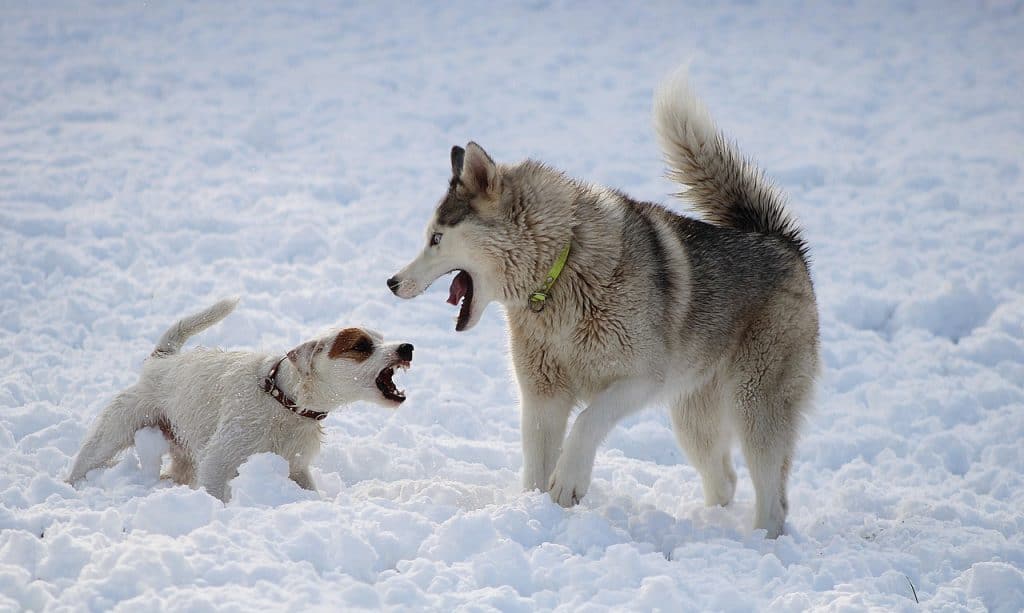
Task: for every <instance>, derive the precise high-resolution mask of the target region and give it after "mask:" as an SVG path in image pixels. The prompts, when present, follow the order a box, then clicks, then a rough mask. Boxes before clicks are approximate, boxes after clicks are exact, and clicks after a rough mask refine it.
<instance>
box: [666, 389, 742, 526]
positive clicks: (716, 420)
mask: <svg viewBox="0 0 1024 613" xmlns="http://www.w3.org/2000/svg"><path fill="white" fill-rule="evenodd" d="M724 413H725V411H724V406H723V403H722V397H721V394H720V392H719V387H718V384H717V383H716V382H715V381H712V382H709V383H707V384H705V385H704V387H702V388H700V389H698V390H696V391H694V392H693V393H691V394H689V395H687V396H684V397H682V398H680V399H679V400H678V401H677V402H676V404H675V405H674V406H673V407H672V410H671V415H672V429H673V430H674V431H675V434H676V440H678V441H679V446H680V447H682V448H683V451H685V452H686V457H687V458H688V459H689V460H690V463H691V464H693V466H694V468H696V469H697V472H699V473H700V477H701V481H702V482H703V485H704V502H705V504H707V506H709V507H710V506H714V505H723V506H724V505H727V504H729V503H730V502H732V497H733V494H734V493H735V492H736V471H734V470H733V468H732V452H731V449H730V443H731V440H732V431H731V430H730V425H729V421H730V420H727V419H726V416H725V414H724Z"/></svg>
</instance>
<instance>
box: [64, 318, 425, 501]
mask: <svg viewBox="0 0 1024 613" xmlns="http://www.w3.org/2000/svg"><path fill="white" fill-rule="evenodd" d="M237 302H238V301H237V299H236V300H223V301H221V302H218V303H217V304H215V305H213V306H212V307H210V308H208V309H206V310H205V311H202V312H200V313H196V314H195V315H192V316H190V317H186V318H185V319H182V320H181V321H179V322H177V323H176V324H174V325H173V326H171V328H170V329H169V330H168V331H167V332H165V333H164V335H163V337H162V338H161V339H160V342H159V343H158V344H157V346H156V349H155V350H154V351H153V354H152V355H151V356H150V357H149V358H148V359H147V360H146V362H145V364H144V366H143V369H142V376H141V377H140V378H139V382H138V383H136V384H135V385H133V386H132V387H130V388H128V389H126V390H124V391H123V392H121V393H120V394H118V395H117V397H115V398H114V400H113V401H112V402H111V403H110V405H109V406H108V407H107V408H105V409H104V410H103V412H102V413H101V414H100V416H99V417H98V418H97V419H96V423H95V424H93V427H92V430H91V432H90V434H89V435H88V437H87V438H86V440H85V443H83V445H82V449H81V450H80V451H79V452H78V457H77V458H76V459H75V464H74V467H73V468H72V469H71V473H70V475H69V476H68V482H69V483H74V482H76V481H79V480H80V479H82V478H83V477H85V474H86V473H87V472H88V471H90V470H92V469H93V468H97V467H99V466H102V465H104V464H106V463H107V462H109V461H110V460H111V459H113V457H114V456H115V455H116V454H117V453H118V452H120V451H121V450H123V449H126V448H128V447H129V446H131V445H132V443H133V440H134V435H135V432H136V431H137V430H139V429H140V428H145V427H157V428H160V430H161V431H162V432H163V433H164V436H165V437H167V439H168V441H169V442H170V453H171V474H170V476H171V478H172V479H174V480H175V481H176V482H178V483H181V484H186V485H191V486H193V487H204V488H206V491H207V492H209V493H210V494H211V495H213V496H216V497H217V498H220V499H221V500H227V498H228V491H227V490H228V481H230V480H231V479H232V478H233V477H234V476H235V475H236V474H237V470H238V467H239V465H241V464H242V462H244V461H245V460H246V458H248V457H249V456H250V455H252V454H255V453H262V452H268V451H269V452H273V453H276V454H278V455H280V456H282V457H284V458H285V459H287V460H288V463H289V467H290V473H291V474H290V476H291V478H292V480H293V481H295V482H296V483H298V484H299V485H300V486H301V487H303V488H305V489H310V490H312V489H315V488H316V486H315V484H314V483H313V477H312V475H310V473H309V465H310V463H311V462H312V460H313V458H314V457H315V456H316V454H317V452H318V451H319V449H320V438H321V435H322V433H323V431H322V430H321V428H320V421H321V420H322V419H324V418H325V417H327V414H328V413H329V412H330V411H331V410H332V409H335V408H337V407H339V406H341V405H344V404H348V403H351V402H355V401H357V400H366V401H370V402H376V403H378V404H382V405H385V406H393V407H394V406H398V405H399V404H401V403H402V402H403V401H404V400H405V394H404V392H402V391H400V390H398V389H397V388H396V387H395V383H394V380H393V378H392V377H393V376H394V373H395V369H396V368H408V367H409V365H410V363H411V361H412V351H413V346H412V345H410V344H408V343H401V344H400V343H392V344H384V343H383V342H382V340H383V339H382V338H381V336H380V335H379V334H376V333H374V332H370V331H367V330H362V329H359V328H346V329H344V330H341V331H338V332H333V333H331V334H329V335H326V336H324V337H321V338H318V339H315V340H312V341H308V342H305V343H303V344H301V345H299V346H298V347H296V348H295V349H292V350H291V351H289V352H288V353H287V354H286V355H283V356H281V355H272V354H260V353H248V352H241V351H221V350H217V349H202V348H200V349H196V350H195V351H192V352H189V353H179V352H178V351H179V349H181V346H182V345H183V344H184V343H185V341H186V340H187V339H188V338H189V337H190V336H192V335H194V334H197V333H199V332H201V331H203V330H205V329H206V328H209V327H210V326H212V325H214V324H215V323H217V322H219V321H220V320H222V319H224V318H225V317H227V316H228V315H229V314H230V313H231V312H232V311H233V310H234V308H235V304H236V303H237Z"/></svg>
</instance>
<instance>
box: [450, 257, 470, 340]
mask: <svg viewBox="0 0 1024 613" xmlns="http://www.w3.org/2000/svg"><path fill="white" fill-rule="evenodd" d="M460 300H461V301H462V307H461V308H460V309H459V318H458V319H456V320H455V331H456V332H462V331H463V330H465V329H466V324H467V323H469V313H470V311H471V310H472V307H473V277H472V276H470V274H469V273H468V272H466V271H465V270H460V271H459V272H458V274H457V275H455V278H454V279H452V286H451V287H450V288H448V304H451V305H458V304H459V301H460Z"/></svg>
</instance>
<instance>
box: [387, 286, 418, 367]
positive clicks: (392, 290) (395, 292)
mask: <svg viewBox="0 0 1024 613" xmlns="http://www.w3.org/2000/svg"><path fill="white" fill-rule="evenodd" d="M399 285H401V283H399V282H398V279H396V278H394V277H391V278H390V279H388V289H389V290H391V293H393V294H395V295H396V296H397V295H398V286H399ZM403 347H404V345H403ZM410 347H411V345H410ZM410 351H412V349H410Z"/></svg>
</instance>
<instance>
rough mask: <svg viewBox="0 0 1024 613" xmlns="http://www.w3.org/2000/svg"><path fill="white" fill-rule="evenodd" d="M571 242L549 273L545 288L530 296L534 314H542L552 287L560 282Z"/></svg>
mask: <svg viewBox="0 0 1024 613" xmlns="http://www.w3.org/2000/svg"><path fill="white" fill-rule="evenodd" d="M571 244H572V243H571V242H568V243H566V244H565V249H562V252H561V253H559V254H558V259H557V260H555V263H554V265H553V266H552V267H551V270H549V271H548V277H547V279H545V280H544V287H542V288H540V289H539V290H537V291H535V292H533V293H532V294H530V310H531V311H533V312H534V313H540V312H541V311H543V310H544V301H545V300H547V299H548V294H549V293H550V292H551V286H552V285H554V284H555V281H558V276H559V275H561V274H562V269H563V268H565V262H566V261H567V260H568V259H569V246H570V245H571Z"/></svg>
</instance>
